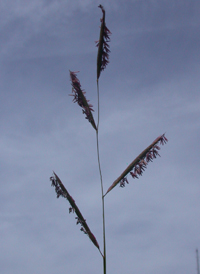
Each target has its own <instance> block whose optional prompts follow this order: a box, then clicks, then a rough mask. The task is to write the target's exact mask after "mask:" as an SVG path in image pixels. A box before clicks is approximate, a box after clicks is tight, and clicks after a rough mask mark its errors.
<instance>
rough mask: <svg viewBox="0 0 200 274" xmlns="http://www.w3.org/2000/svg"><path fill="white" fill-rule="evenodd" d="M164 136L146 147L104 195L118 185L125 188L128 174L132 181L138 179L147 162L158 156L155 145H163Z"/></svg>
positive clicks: (157, 147)
mask: <svg viewBox="0 0 200 274" xmlns="http://www.w3.org/2000/svg"><path fill="white" fill-rule="evenodd" d="M167 141H168V140H167V138H166V137H165V134H163V135H161V136H159V137H158V138H157V139H156V140H155V141H154V142H153V143H152V144H151V145H150V146H148V147H147V148H146V149H145V150H144V151H143V152H142V153H140V155H138V157H137V158H135V160H133V162H132V163H131V164H130V165H129V166H128V167H127V168H126V169H125V170H124V171H123V172H122V174H121V175H120V176H119V177H118V178H117V179H116V180H115V181H114V182H113V184H112V185H111V186H110V187H109V188H108V190H107V192H106V193H105V195H106V194H107V193H108V192H109V191H111V190H112V189H113V188H114V187H115V186H116V185H117V184H118V183H119V184H120V186H121V187H125V183H127V184H128V183H129V182H128V180H127V178H126V176H127V175H128V173H130V175H131V176H132V177H133V179H135V178H138V176H141V175H142V173H143V172H144V170H145V168H146V167H147V163H148V162H152V161H153V159H154V158H156V157H157V156H160V155H159V153H158V150H160V147H159V146H158V145H157V144H158V143H160V144H161V145H164V144H165V143H166V142H167ZM105 195H104V196H105Z"/></svg>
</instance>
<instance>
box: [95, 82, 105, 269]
mask: <svg viewBox="0 0 200 274" xmlns="http://www.w3.org/2000/svg"><path fill="white" fill-rule="evenodd" d="M97 100H98V120H97V131H96V140H97V158H98V166H99V175H100V180H101V199H102V218H103V273H104V274H106V234H105V210H104V194H103V193H104V192H103V179H102V173H101V164H100V155H99V121H100V103H99V82H98V80H97Z"/></svg>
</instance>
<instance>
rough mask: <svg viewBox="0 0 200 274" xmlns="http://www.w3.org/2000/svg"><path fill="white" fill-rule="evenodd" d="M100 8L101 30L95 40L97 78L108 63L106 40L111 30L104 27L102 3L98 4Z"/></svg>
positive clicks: (107, 40) (108, 38)
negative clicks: (96, 48)
mask: <svg viewBox="0 0 200 274" xmlns="http://www.w3.org/2000/svg"><path fill="white" fill-rule="evenodd" d="M98 7H99V8H101V10H102V12H103V17H102V18H101V20H100V21H101V30H100V36H99V41H97V42H96V46H97V47H98V54H97V80H98V79H99V77H100V74H101V71H103V70H104V69H105V68H106V66H107V64H108V63H109V52H110V50H109V47H110V46H109V45H108V42H109V41H110V35H111V32H110V31H109V29H108V28H107V27H106V23H105V10H104V8H103V6H102V5H99V6H98Z"/></svg>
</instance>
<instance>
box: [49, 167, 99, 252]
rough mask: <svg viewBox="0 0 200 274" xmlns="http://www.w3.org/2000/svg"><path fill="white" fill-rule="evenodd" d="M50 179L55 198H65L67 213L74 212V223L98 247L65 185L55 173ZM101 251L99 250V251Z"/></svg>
mask: <svg viewBox="0 0 200 274" xmlns="http://www.w3.org/2000/svg"><path fill="white" fill-rule="evenodd" d="M50 181H51V185H52V186H54V187H55V191H56V194H57V198H59V196H62V197H64V198H66V199H67V200H68V201H69V203H70V205H71V207H70V208H69V213H70V212H75V213H76V215H77V217H76V218H75V219H77V222H76V224H80V225H81V229H80V230H81V231H83V232H84V233H85V234H87V235H88V237H89V238H90V240H91V241H92V242H93V244H94V245H95V246H96V247H97V248H98V249H99V251H100V248H99V244H98V242H97V240H96V238H95V236H94V235H93V234H92V232H91V231H90V229H89V227H88V225H87V223H86V220H85V219H84V218H83V215H82V214H81V212H80V210H79V208H78V207H77V205H76V203H75V201H74V199H73V198H72V196H70V194H69V192H68V191H67V189H66V188H65V186H64V185H63V183H62V182H61V180H60V178H59V177H58V175H56V173H55V172H54V173H53V176H52V177H50ZM100 253H101V251H100Z"/></svg>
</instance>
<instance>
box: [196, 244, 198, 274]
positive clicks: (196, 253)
mask: <svg viewBox="0 0 200 274" xmlns="http://www.w3.org/2000/svg"><path fill="white" fill-rule="evenodd" d="M196 256H197V274H199V254H198V249H196Z"/></svg>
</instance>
